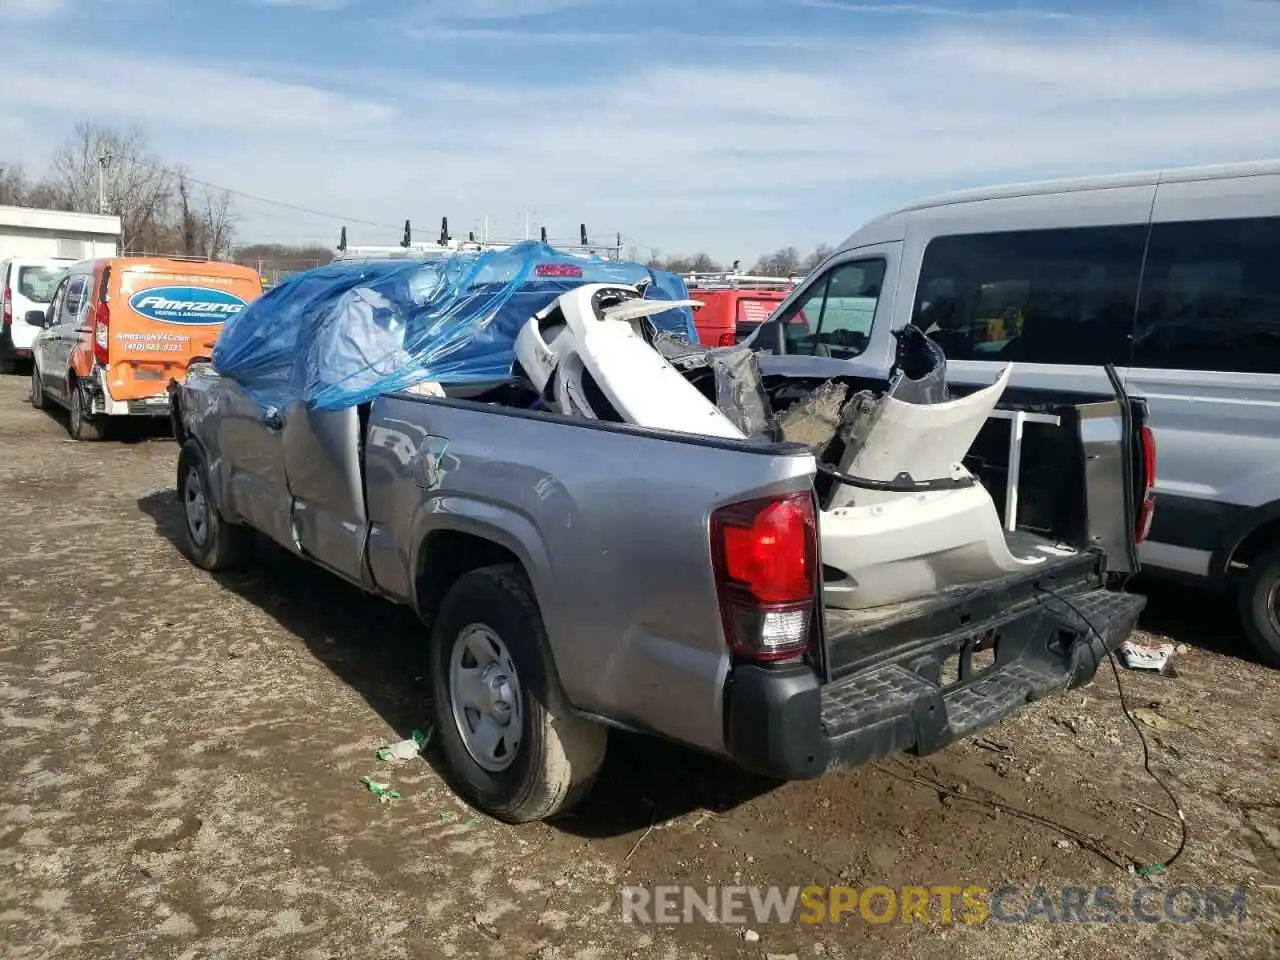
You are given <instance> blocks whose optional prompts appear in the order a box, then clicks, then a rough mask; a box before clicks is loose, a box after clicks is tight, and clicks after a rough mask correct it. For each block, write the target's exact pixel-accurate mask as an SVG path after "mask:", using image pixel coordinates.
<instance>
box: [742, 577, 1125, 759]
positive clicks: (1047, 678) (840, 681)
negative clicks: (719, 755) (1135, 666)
mask: <svg viewBox="0 0 1280 960" xmlns="http://www.w3.org/2000/svg"><path fill="white" fill-rule="evenodd" d="M1025 586H1026V587H1027V589H1026V590H1024V591H1023V593H1024V595H1023V596H1022V598H1021V599H1020V600H1018V601H1015V602H1013V603H1012V604H1011V605H1009V606H1006V607H1003V608H1001V609H996V610H995V611H994V612H991V613H990V614H989V615H987V616H985V617H983V618H982V619H978V618H977V617H976V616H975V617H973V618H972V619H970V620H969V621H968V622H964V623H963V624H960V625H957V626H955V627H954V628H953V629H950V630H947V631H945V632H942V633H938V634H933V635H928V634H926V637H927V639H923V640H911V641H909V642H907V643H905V644H901V645H899V646H897V647H894V648H890V649H888V650H886V651H885V652H884V653H882V654H881V655H879V656H874V657H871V658H864V659H863V662H860V663H858V664H856V665H850V668H849V669H848V672H845V673H843V674H841V675H839V676H838V677H837V678H836V679H834V680H833V681H832V682H831V683H828V684H825V685H824V684H822V683H821V682H820V680H819V678H818V676H817V675H816V674H815V673H814V672H813V670H811V669H810V668H809V667H807V666H804V665H797V666H792V667H785V668H767V667H757V666H740V667H737V668H735V669H734V670H733V671H732V673H731V675H730V680H729V682H728V687H727V689H726V695H725V699H726V711H727V729H726V734H727V744H728V753H729V756H730V758H731V759H732V760H734V761H735V762H736V763H737V764H738V765H739V766H741V767H743V768H745V769H747V770H751V771H753V772H755V773H759V774H762V775H765V776H770V777H777V778H780V779H785V780H799V779H810V778H813V777H818V776H821V775H822V774H824V773H826V772H828V771H831V770H834V769H839V768H841V767H850V766H857V765H860V764H864V763H869V762H870V761H873V760H878V759H880V758H882V757H886V756H890V755H892V754H895V753H899V752H902V751H911V752H913V753H917V754H921V755H923V754H929V753H933V752H935V751H937V750H940V749H942V748H944V747H946V746H948V745H950V744H952V743H954V742H955V741H957V740H960V739H962V738H964V737H967V736H970V735H972V734H974V733H975V732H977V731H978V730H981V729H983V728H984V727H988V726H990V725H992V724H994V723H996V722H998V721H999V720H1001V719H1003V718H1004V717H1006V716H1008V715H1009V714H1011V713H1013V712H1015V711H1016V710H1017V709H1018V708H1019V707H1020V706H1022V705H1023V704H1025V703H1029V702H1031V701H1033V700H1039V699H1041V698H1043V697H1046V696H1049V695H1050V694H1053V693H1056V692H1059V691H1061V690H1065V689H1068V688H1070V687H1076V686H1080V685H1082V684H1084V683H1088V682H1089V681H1090V680H1091V679H1093V676H1094V674H1095V673H1096V672H1097V669H1098V666H1099V665H1100V664H1101V662H1102V660H1103V659H1104V658H1105V657H1106V652H1107V651H1108V650H1114V649H1115V648H1116V647H1117V646H1119V645H1120V644H1121V643H1123V642H1124V640H1125V638H1127V637H1128V636H1129V634H1130V632H1131V631H1132V630H1133V628H1134V626H1135V624H1136V622H1137V619H1138V614H1139V613H1140V612H1141V611H1142V609H1143V607H1145V606H1146V598H1145V597H1142V596H1138V595H1135V594H1126V593H1116V592H1113V591H1109V590H1105V589H1100V588H1098V587H1097V586H1096V581H1094V582H1093V583H1079V582H1077V583H1076V584H1075V585H1074V587H1073V588H1072V589H1068V588H1066V586H1065V585H1063V584H1059V583H1054V584H1053V589H1054V591H1055V593H1056V594H1057V596H1055V595H1052V594H1048V593H1044V592H1041V591H1040V590H1038V589H1035V588H1034V586H1033V585H1031V584H1027V585H1025ZM1060 597H1065V598H1066V599H1067V600H1068V601H1069V602H1070V605H1068V603H1066V602H1064V601H1063V600H1062V599H1060ZM963 606H969V607H972V606H973V604H972V603H971V602H969V603H966V602H963V601H962V602H961V603H959V604H958V605H957V609H959V608H960V607H963ZM1082 617H1083V618H1084V619H1082ZM927 619H928V621H929V622H936V621H937V620H938V619H939V616H938V611H932V612H931V614H930V616H929V617H928V618H927ZM922 625H923V624H922ZM902 626H903V625H902V624H901V623H899V624H897V625H895V628H896V629H897V630H899V631H900V630H901V628H902ZM1095 631H1096V633H1095ZM993 639H994V646H995V651H996V653H995V662H994V664H993V665H992V666H990V667H989V668H987V669H986V670H984V671H983V672H981V673H976V672H972V673H971V672H970V671H967V670H966V669H965V666H966V664H971V663H972V659H971V658H972V654H973V652H974V651H975V647H976V648H977V649H982V647H981V644H982V642H983V641H984V640H985V642H986V648H987V649H990V647H991V645H992V641H993ZM957 658H958V659H959V660H960V666H959V670H958V674H959V678H958V679H955V680H953V681H952V682H950V683H947V682H946V681H945V680H944V679H943V676H944V672H943V666H944V664H946V663H947V662H949V661H955V660H956V659H957Z"/></svg>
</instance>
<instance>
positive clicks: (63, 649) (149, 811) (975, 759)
mask: <svg viewBox="0 0 1280 960" xmlns="http://www.w3.org/2000/svg"><path fill="white" fill-rule="evenodd" d="M26 394H27V382H26V379H25V377H3V378H0V955H2V956H3V957H5V958H15V960H16V958H20V957H22V958H27V957H58V958H62V957H68V958H71V957H85V958H107V957H147V958H158V957H183V958H197V957H219V956H225V957H237V958H241V957H244V958H253V957H272V958H278V957H299V958H308V960H325V958H337V957H343V958H345V957H353V958H354V957H360V958H397V957H537V958H542V960H553V958H602V960H603V958H612V957H660V958H672V960H674V958H685V957H759V958H765V957H770V956H772V957H789V956H792V955H794V956H796V957H818V956H822V957H830V958H855V957H870V956H880V955H882V954H884V953H887V952H888V951H894V952H896V953H898V954H899V955H903V956H907V955H909V956H912V957H916V958H921V960H930V958H935V957H937V958H943V957H945V958H948V960H964V958H971V957H972V958H978V957H982V958H996V960H999V958H1010V960H1012V958H1025V957H1067V956H1070V957H1082V958H1086V960H1101V958H1112V957H1114V958H1125V960H1128V958H1132V957H1139V956H1142V957H1146V958H1160V957H1197V958H1203V957H1223V958H1226V957H1231V958H1248V957H1263V956H1280V948H1277V943H1280V805H1278V802H1280V777H1278V776H1277V772H1278V771H1280V672H1277V671H1273V670H1268V669H1266V668H1264V667H1262V666H1259V665H1258V664H1256V663H1255V662H1253V661H1252V660H1251V658H1250V657H1249V654H1248V653H1247V652H1246V651H1245V649H1244V643H1243V640H1242V639H1240V637H1239V634H1238V629H1237V628H1236V626H1235V625H1234V623H1233V620H1232V616H1231V609H1230V607H1229V605H1227V604H1225V603H1224V602H1221V601H1218V600H1214V599H1211V598H1207V597H1203V596H1199V595H1195V594H1192V593H1180V592H1178V591H1171V590H1167V589H1165V590H1160V591H1155V592H1154V593H1153V599H1152V601H1151V605H1150V607H1149V610H1148V612H1147V614H1146V615H1144V616H1145V619H1144V626H1145V627H1146V629H1148V630H1150V631H1151V632H1153V633H1159V634H1162V635H1167V636H1169V637H1171V638H1173V639H1175V640H1176V641H1178V642H1179V643H1182V644H1186V645H1187V647H1186V649H1184V650H1182V651H1181V652H1179V653H1178V655H1177V658H1176V666H1177V671H1178V676H1177V677H1176V678H1169V677H1160V676H1151V675H1139V674H1135V673H1132V672H1127V673H1125V674H1124V684H1125V688H1126V690H1127V691H1128V694H1129V697H1130V701H1131V703H1132V705H1133V706H1134V707H1136V708H1139V709H1138V713H1139V715H1140V717H1141V718H1142V722H1143V724H1144V725H1145V730H1146V733H1147V736H1148V738H1149V739H1150V742H1151V748H1152V762H1153V765H1154V766H1155V767H1156V769H1158V770H1159V771H1162V772H1163V774H1164V776H1165V777H1166V778H1168V781H1169V782H1170V784H1171V785H1172V786H1173V789H1174V790H1175V792H1176V793H1177V795H1178V798H1179V800H1180V803H1181V804H1182V807H1183V809H1184V810H1185V814H1186V819H1187V823H1188V825H1189V828H1190V843H1189V846H1188V847H1187V850H1186V853H1185V854H1184V855H1183V857H1182V858H1181V859H1180V860H1179V861H1178V862H1177V863H1176V864H1175V865H1174V866H1173V867H1172V868H1171V869H1170V870H1169V871H1167V872H1165V873H1162V874H1158V875H1156V876H1155V877H1153V878H1152V879H1151V880H1150V881H1149V882H1152V883H1155V884H1157V885H1160V886H1162V887H1165V888H1170V887H1173V886H1176V885H1190V886H1200V887H1203V886H1208V885H1217V886H1227V887H1232V886H1235V885H1239V884H1243V885H1245V888H1246V897H1247V900H1246V903H1247V906H1246V911H1247V917H1246V919H1245V920H1244V922H1242V923H1241V922H1235V921H1232V922H1226V923H1223V922H1219V923H1207V922H1203V921H1193V922H1189V923H1177V922H1160V923H1155V924H1140V923H1128V924H1120V923H1112V924H1105V925H1099V924H1092V925H1086V924H1080V923H1057V924H1055V923H1049V922H1045V921H1043V920H1041V921H1038V922H1035V923H1030V924H1007V923H999V922H995V921H989V922H987V923H985V924H978V925H965V924H949V925H948V924H942V923H935V924H932V925H926V924H921V923H908V924H902V923H892V924H881V925H877V924H872V923H868V922H866V921H864V920H863V919H861V918H860V917H858V916H857V915H856V914H855V915H853V916H852V917H845V918H844V919H843V920H842V922H840V923H839V924H826V925H819V926H809V925H804V924H800V923H792V924H785V925H784V924H757V923H754V922H753V923H752V924H751V925H748V926H745V927H744V926H741V925H724V924H714V923H709V922H706V921H705V920H696V921H695V922H693V923H680V924H674V925H661V926H655V925H650V926H643V927H640V926H636V925H629V924H625V923H623V922H622V919H621V911H620V905H619V893H618V891H619V887H620V885H623V884H636V885H657V884H691V885H695V886H700V887H702V888H704V889H705V887H706V885H707V884H711V883H715V884H732V883H738V884H744V885H761V886H763V885H770V884H776V885H781V886H784V887H790V886H804V885H809V884H818V885H829V884H851V885H856V886H860V887H862V886H867V885H870V884H886V885H889V886H891V887H895V886H901V885H904V884H919V885H926V886H931V885H938V884H955V885H960V886H964V885H969V884H978V885H984V886H987V887H996V886H999V885H1002V884H1023V885H1026V886H1027V888H1030V887H1031V886H1033V885H1035V884H1045V885H1048V886H1051V887H1057V886H1062V885H1076V886H1092V885H1094V884H1107V885H1112V886H1114V887H1116V889H1117V890H1118V891H1119V892H1120V899H1121V901H1122V902H1124V898H1125V897H1126V896H1127V891H1129V890H1131V889H1132V888H1133V887H1134V886H1135V885H1137V884H1138V883H1140V882H1147V881H1140V880H1139V878H1137V877H1135V876H1132V875H1131V874H1130V873H1128V872H1127V871H1126V869H1125V867H1124V865H1125V864H1126V863H1128V862H1130V860H1131V859H1132V860H1137V861H1139V862H1143V863H1151V862H1159V861H1162V860H1164V859H1166V858H1167V857H1169V856H1170V855H1171V854H1172V852H1173V849H1174V847H1175V846H1176V844H1177V837H1178V831H1177V829H1176V823H1175V821H1174V819H1173V817H1174V813H1173V811H1172V809H1171V808H1170V804H1169V802H1168V799H1167V798H1166V797H1165V796H1164V795H1163V794H1162V793H1161V792H1160V790H1159V789H1158V788H1157V787H1156V786H1155V784H1153V783H1152V782H1151V780H1150V779H1149V778H1148V777H1147V776H1146V775H1145V774H1144V772H1143V770H1142V757H1141V749H1140V746H1139V742H1138V739H1137V736H1136V734H1135V733H1134V731H1133V729H1132V728H1131V727H1129V726H1128V725H1127V724H1126V723H1125V721H1124V719H1123V717H1122V714H1121V712H1120V708H1119V703H1118V700H1117V692H1116V685H1115V681H1114V679H1113V678H1112V677H1111V674H1110V671H1109V670H1108V669H1106V668H1105V666H1104V671H1103V673H1102V674H1100V678H1099V680H1098V682H1097V683H1096V684H1094V685H1092V686H1090V687H1088V688H1085V689H1084V690H1081V691H1076V692H1073V693H1069V694H1067V695H1064V696H1061V697H1057V698H1054V699H1052V700H1049V701H1047V702H1042V703H1040V704H1036V705H1033V706H1031V707H1029V708H1027V709H1024V710H1023V711H1021V712H1020V713H1019V714H1017V715H1016V716H1015V717H1013V718H1011V719H1010V720H1008V721H1006V722H1005V723H1004V724H1002V725H1001V726H999V727H998V728H995V729H992V730H989V731H986V734H985V736H984V737H982V738H980V739H978V740H975V741H972V742H968V743H964V744H962V745H959V746H957V747H954V748H952V749H950V750H947V751H944V752H942V753H940V754H937V755H934V756H932V757H928V758H924V759H916V758H910V757H903V758H895V759H893V760H890V761H885V762H883V763H880V764H877V765H875V766H872V767H868V768H864V769H861V770H857V771H852V772H848V773H843V774H839V775H834V776H831V777H828V778H826V779H824V780H821V781H818V782H809V783H793V784H786V785H776V784H771V783H768V782H762V781H760V780H758V779H755V778H752V777H748V776H745V775H743V774H741V773H738V772H736V771H735V770H733V769H732V768H729V767H727V766H726V765H724V764H722V763H719V762H718V761H715V760H712V759H709V758H706V757H703V756H700V755H695V754H693V753H690V752H686V751H684V750H681V749H678V748H675V747H672V746H668V745H666V744H663V743H657V742H652V741H649V740H645V739H642V738H636V737H628V736H616V737H615V738H614V739H613V740H612V742H611V747H610V751H611V752H610V758H609V760H608V762H607V765H606V769H605V772H604V775H603V778H602V780H601V782H600V784H599V786H598V788H597V789H596V791H595V793H594V794H593V795H592V796H591V797H590V798H589V800H588V801H587V803H586V805H585V806H584V807H583V808H581V809H580V811H579V812H578V814H577V815H575V816H573V817H571V818H569V819H567V820H565V821H564V822H562V823H558V824H556V825H554V826H552V825H546V824H535V825H531V826H525V827H520V828H512V827H508V826H505V825H502V824H498V823H494V822H492V821H489V820H486V819H484V818H476V817H475V814H474V813H473V812H472V811H470V810H468V809H467V808H466V807H465V805H463V804H462V803H461V802H460V801H459V800H458V799H457V798H456V797H455V796H454V795H453V793H452V792H451V791H450V789H449V787H448V786H447V784H446V782H445V780H444V779H443V778H442V776H441V775H440V773H439V772H438V763H439V761H438V759H437V758H436V757H435V756H434V755H429V756H428V757H427V758H426V759H425V760H424V759H419V760H416V761H409V762H405V763H401V764H398V765H396V766H394V767H389V766H388V765H387V764H383V763H379V762H378V761H377V760H376V758H375V752H376V750H377V749H378V747H379V746H381V745H383V744H384V743H387V742H388V741H392V740H396V739H400V738H401V737H405V736H408V735H409V734H410V733H411V731H413V730H414V729H415V728H421V727H423V726H425V724H426V718H427V714H428V711H427V703H426V691H427V689H428V684H427V681H426V678H424V676H423V670H422V668H421V666H420V664H421V663H422V650H423V634H422V631H421V629H420V628H419V627H418V625H417V623H416V621H415V620H414V619H413V617H411V616H410V615H408V614H406V613H405V612H403V611H399V610H397V609H394V608H392V607H390V606H389V605H386V604H383V603H381V602H379V601H376V600H370V599H366V598H363V597H362V596H361V595H360V594H359V593H358V592H357V591H355V590H352V589H349V588H347V587H346V586H345V585H343V584H341V583H339V582H338V581H336V580H333V579H331V578H330V577H329V576H328V575H326V574H324V573H322V572H319V571H315V570H312V569H310V568H309V567H307V566H305V565H303V564H301V563H299V562H296V561H294V560H292V559H291V558H289V557H287V556H284V555H283V554H281V553H279V552H277V551H274V550H271V549H264V552H263V555H262V557H261V562H260V564H259V565H258V566H257V568H256V569H255V570H254V571H253V572H252V573H249V574H241V575H236V576H227V577H221V578H214V577H212V576H210V575H209V574H207V573H204V572H202V571H199V570H197V569H195V568H194V567H192V566H191V565H190V564H189V563H188V562H187V561H186V560H185V559H184V558H183V557H182V556H181V555H180V554H179V552H178V550H177V549H176V547H175V546H174V543H173V537H174V536H176V530H177V524H178V523H179V522H180V518H179V511H178V505H177V503H176V500H175V498H174V495H173V492H172V491H173V485H174V465H175V460H176V456H177V451H176V448H175V445H174V443H173V442H172V440H171V439H168V438H167V437H165V436H164V435H162V434H160V435H151V436H146V437H142V438H140V439H139V438H138V437H134V438H132V440H131V441H125V442H119V441H117V442H108V443H102V444H77V443H74V442H72V441H70V440H69V439H68V437H67V432H66V428H65V420H64V419H63V418H61V417H59V416H57V415H50V414H45V413H40V412H37V411H35V410H33V409H32V408H31V407H30V406H29V405H27V403H26ZM367 775H372V776H374V777H375V778H377V779H382V780H386V781H390V782H391V783H392V784H393V785H394V787H395V788H396V789H397V790H398V791H399V792H400V793H401V795H402V796H401V798H400V799H399V800H395V801H392V802H390V803H385V804H384V803H380V802H379V800H378V798H377V797H375V796H374V795H372V794H371V793H369V792H368V791H367V790H366V789H365V787H364V786H363V785H362V784H361V778H362V777H365V776H367ZM995 803H998V804H1000V805H1001V806H1000V807H997V806H995V805H993V804H995ZM935 916H936V914H935Z"/></svg>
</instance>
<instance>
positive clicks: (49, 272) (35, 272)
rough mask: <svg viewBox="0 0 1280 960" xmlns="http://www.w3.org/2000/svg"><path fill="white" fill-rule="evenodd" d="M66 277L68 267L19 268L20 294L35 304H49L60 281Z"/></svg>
mask: <svg viewBox="0 0 1280 960" xmlns="http://www.w3.org/2000/svg"><path fill="white" fill-rule="evenodd" d="M66 275H67V268H66V267H19V268H18V293H19V294H21V295H22V296H24V297H26V298H27V299H28V300H30V301H32V302H33V303H48V302H49V301H50V300H52V299H53V291H54V288H55V287H57V286H58V281H59V280H61V279H62V278H63V277H65V276H66Z"/></svg>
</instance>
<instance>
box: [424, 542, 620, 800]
mask: <svg viewBox="0 0 1280 960" xmlns="http://www.w3.org/2000/svg"><path fill="white" fill-rule="evenodd" d="M432 661H433V670H432V675H433V676H432V683H433V698H432V699H433V700H434V702H435V715H436V727H437V729H439V731H440V739H441V743H442V745H443V748H444V753H445V757H446V758H447V760H448V763H449V768H450V771H451V772H452V774H453V777H454V779H455V781H456V783H457V786H458V789H459V792H460V793H462V795H463V796H464V797H466V798H467V800H469V801H470V802H471V803H472V804H474V805H475V806H476V807H478V808H480V809H481V810H483V811H485V812H486V813H488V814H490V815H491V816H493V817H496V818H497V819H499V820H503V821H505V822H507V823H527V822H529V821H531V820H545V819H547V818H549V817H552V816H554V815H556V814H559V813H564V812H565V811H567V810H569V809H570V808H571V807H572V806H573V805H574V804H575V803H577V802H578V801H579V800H581V799H582V798H583V797H584V796H585V795H586V793H587V791H588V790H589V789H590V787H591V784H592V782H593V781H594V779H595V776H596V774H597V773H598V772H599V770H600V764H601V763H602V762H603V761H604V752H605V746H606V744H607V742H608V736H609V732H608V729H607V728H605V727H604V726H602V725H600V724H598V723H593V722H591V721H590V720H584V719H583V718H581V717H579V716H577V715H576V714H574V713H573V711H572V710H571V709H570V708H569V704H568V702H567V701H566V698H565V695H564V692H563V691H562V690H561V689H560V683H559V680H558V679H557V677H556V672H555V668H554V665H553V663H552V660H551V653H550V648H549V647H548V644H547V636H546V631H545V630H544V629H543V626H542V617H541V614H540V613H539V612H538V605H537V603H536V602H535V601H534V598H533V595H532V591H531V590H530V588H529V585H528V582H527V581H526V579H525V577H524V573H523V571H521V570H520V568H519V567H518V566H516V565H514V564H504V565H501V566H493V567H483V568H481V569H479V570H473V571H472V572H471V573H468V574H465V575H464V576H463V577H462V578H461V579H459V580H458V582H457V583H455V584H454V585H453V587H452V588H451V589H450V590H449V592H448V594H447V595H446V596H445V598H444V602H443V603H442V604H441V606H440V613H439V615H438V616H437V618H436V622H435V629H434V631H433V639H432Z"/></svg>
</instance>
